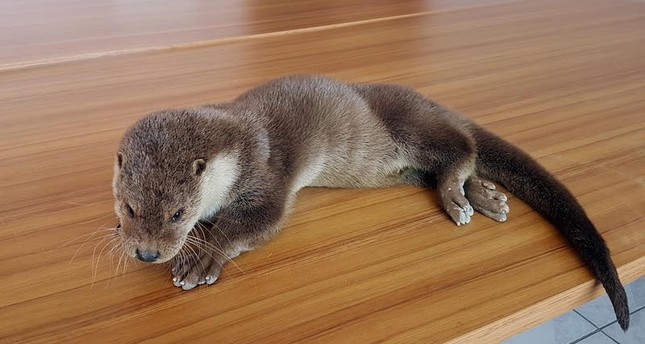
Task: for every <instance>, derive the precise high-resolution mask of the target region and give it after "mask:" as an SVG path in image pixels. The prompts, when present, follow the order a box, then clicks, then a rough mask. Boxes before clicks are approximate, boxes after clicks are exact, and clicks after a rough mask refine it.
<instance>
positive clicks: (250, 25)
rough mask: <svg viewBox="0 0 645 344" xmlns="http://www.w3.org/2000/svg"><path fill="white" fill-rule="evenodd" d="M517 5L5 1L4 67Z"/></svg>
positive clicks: (0, 59) (0, 23)
mask: <svg viewBox="0 0 645 344" xmlns="http://www.w3.org/2000/svg"><path fill="white" fill-rule="evenodd" d="M511 1H516V0H483V1H482V0H438V1H437V0H434V1H428V0H380V1H373V0H352V1H346V0H333V1H316V0H305V1H302V0H300V1H289V0H278V1H253V0H247V1H239V0H218V1H210V0H190V1H165V0H146V1H134V0H121V1H103V0H62V1H60V0H59V1H47V0H24V1H2V2H0V32H1V34H0V65H5V66H9V67H16V66H24V65H34V64H47V63H52V62H60V61H68V60H78V59H84V58H91V57H98V56H103V55H114V54H124V53H128V52H133V51H142V50H149V49H160V48H169V47H173V46H184V45H195V44H200V43H201V44H204V43H207V44H208V43H209V42H212V41H213V40H228V41H230V40H236V39H244V38H245V37H248V36H257V35H267V34H268V35H270V34H283V33H284V32H285V31H296V30H311V29H314V30H315V29H318V28H320V27H326V26H334V25H354V24H357V23H360V22H364V21H373V20H382V19H384V18H392V17H400V16H402V17H405V16H415V15H419V14H426V13H431V12H440V11H446V10H452V9H455V8H462V7H470V6H479V5H481V4H491V3H505V2H511Z"/></svg>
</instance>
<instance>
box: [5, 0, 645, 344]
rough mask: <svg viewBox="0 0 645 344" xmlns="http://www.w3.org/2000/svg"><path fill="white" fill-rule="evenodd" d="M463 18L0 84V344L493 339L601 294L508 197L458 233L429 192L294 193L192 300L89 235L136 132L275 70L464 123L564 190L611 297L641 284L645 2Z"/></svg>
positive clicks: (73, 68) (158, 56) (163, 53)
mask: <svg viewBox="0 0 645 344" xmlns="http://www.w3.org/2000/svg"><path fill="white" fill-rule="evenodd" d="M70 3H71V2H70ZM126 3H128V2H126ZM380 4H382V6H385V7H387V6H386V2H382V3H380ZM388 4H389V3H388ZM473 4H475V5H476V6H464V8H460V9H454V10H452V11H445V12H438V13H434V12H429V13H421V14H420V15H417V16H408V17H402V18H392V19H390V20H379V21H371V22H365V23H361V24H358V25H351V26H346V27H327V28H321V29H320V30H312V31H295V32H289V33H285V34H283V35H272V36H265V37H256V38H248V39H243V40H237V41H216V42H214V43H213V44H204V45H201V46H198V47H194V48H186V49H171V50H159V51H150V52H145V53H129V54H123V55H120V56H111V57H103V58H98V59H80V60H75V61H73V62H67V63H53V64H45V65H42V66H35V67H30V68H10V69H5V70H3V71H1V72H0V113H2V116H0V177H1V178H0V188H1V189H0V261H1V262H2V263H1V264H0V285H2V286H3V289H2V292H0V324H2V326H0V342H2V343H5V342H8V343H11V342H33V343H51V342H66V343H68V342H88V341H90V342H92V343H100V342H110V343H113V342H119V343H126V342H142V341H143V342H145V341H148V342H185V341H189V340H197V341H200V342H208V343H211V342H222V343H226V342H231V343H232V342H235V343H247V342H262V343H286V342H306V343H317V342H320V343H329V342H333V343H337V342H339V343H343V342H346V343H364V342H376V341H388V342H393V343H401V342H410V343H443V342H450V341H452V342H454V343H467V342H475V341H476V342H478V343H479V342H490V343H495V342H499V340H500V339H501V338H506V337H509V336H511V335H513V334H515V333H518V332H520V331H522V330H523V329H525V328H528V327H530V326H533V325H535V324H537V323H539V322H541V321H544V320H547V319H549V318H551V317H553V316H556V315H558V314H561V313H563V312H565V311H567V310H569V309H571V308H573V307H575V306H577V305H580V304H582V303H583V302H586V301H588V300H590V299H591V298H592V297H594V296H596V295H599V294H600V293H601V290H600V289H598V288H593V282H592V278H591V275H590V274H589V273H588V272H587V270H586V269H585V268H584V267H583V266H582V263H581V262H580V261H579V259H578V258H577V257H576V255H575V254H573V252H572V251H571V249H570V248H569V247H568V246H567V245H566V243H565V242H564V240H563V239H562V238H561V237H560V236H559V235H558V234H557V232H556V231H555V230H554V229H553V228H552V227H551V226H549V225H548V224H546V223H545V222H544V221H543V220H542V219H541V218H540V217H539V216H537V215H536V214H535V212H533V211H532V210H531V209H529V208H528V207H526V206H525V205H524V204H522V203H521V202H520V201H518V200H516V199H511V200H510V205H511V214H510V219H509V221H508V222H507V223H504V224H498V223H495V222H493V221H491V220H488V219H486V218H484V217H483V216H476V217H475V218H474V222H473V223H471V224H469V225H468V226H466V227H460V228H457V227H455V226H454V225H453V224H451V223H450V221H449V220H448V219H447V217H446V216H445V215H444V214H443V213H442V212H441V211H440V209H439V208H438V207H437V206H436V200H435V196H434V193H433V192H431V191H426V190H421V189H417V188H409V187H399V188H391V189H378V190H327V189H307V190H304V191H303V192H301V194H300V195H299V200H298V202H297V204H296V211H295V214H294V216H293V217H292V219H291V220H290V222H289V224H288V226H287V228H286V229H285V230H284V232H283V234H282V235H280V236H279V237H278V238H277V239H276V240H275V241H273V242H271V243H270V244H269V245H267V246H266V247H264V248H262V249H260V250H258V251H255V252H252V253H248V254H245V255H243V256H242V257H240V258H239V259H236V264H237V266H234V265H229V266H227V268H226V272H225V273H223V275H222V279H221V281H219V282H218V284H216V285H214V286H211V287H206V288H200V289H197V290H194V291H192V292H180V291H178V290H177V289H175V288H173V287H172V285H171V283H170V277H169V274H168V271H166V269H165V268H161V267H150V266H146V265H142V264H138V263H136V262H133V261H128V262H127V264H126V262H124V261H120V262H119V259H118V255H117V257H116V258H112V259H111V258H110V255H109V254H108V252H107V251H108V250H109V248H105V249H103V247H104V244H105V243H106V241H105V240H104V241H103V242H101V241H100V240H99V239H100V237H101V236H103V235H104V233H107V232H96V233H98V234H96V235H93V236H91V237H90V235H88V234H89V233H94V232H95V231H96V230H97V229H101V228H103V229H105V228H108V227H110V226H111V225H113V224H114V223H115V218H114V215H113V211H112V198H111V197H112V196H111V190H110V182H111V174H112V162H113V157H114V151H115V148H116V145H117V143H118V140H119V139H120V137H121V135H122V134H123V131H124V130H125V128H126V127H128V126H129V125H131V124H132V123H133V122H134V121H135V120H136V119H137V118H139V117H141V116H142V115H144V114H145V113H146V112H148V111H152V110H155V109H159V108H164V107H178V106H186V105H196V104H204V103H213V102H218V101H226V100H229V99H231V98H233V97H234V96H235V95H237V94H239V93H240V92H242V91H243V90H245V89H247V88H249V87H252V86H254V85H257V84H258V83H260V82H262V81H265V80H268V79H270V78H273V77H276V76H279V75H283V74H287V73H324V74H328V75H331V76H335V77H338V78H342V79H345V80H351V81H374V82H383V81H387V82H397V83H403V84H406V85H410V86H413V87H416V88H417V89H419V90H420V91H421V92H423V93H424V94H427V95H429V96H431V97H433V98H435V99H436V100H438V101H440V102H443V103H445V104H446V105H449V106H451V107H453V108H455V109H457V110H459V111H461V112H463V113H464V114H466V115H467V116H469V117H471V118H472V119H473V120H475V121H476V122H478V123H480V124H482V125H484V126H485V127H487V128H489V129H490V130H492V131H494V132H496V133H498V134H500V135H502V136H503V137H504V138H506V139H507V140H509V141H511V142H513V143H515V144H517V145H519V146H520V147H522V148H523V149H525V150H526V151H527V152H529V153H530V154H531V155H532V156H534V157H535V158H537V159H538V160H539V161H540V162H541V163H542V164H543V165H544V166H545V167H546V168H547V169H549V170H550V171H552V172H553V173H554V174H555V175H556V176H557V177H558V178H559V179H560V180H562V181H563V182H564V183H565V184H566V185H567V186H568V187H569V188H570V189H571V190H572V192H573V193H574V194H575V195H576V196H577V197H578V198H579V200H580V202H581V204H582V205H583V206H584V207H585V209H586V210H587V212H588V214H589V216H590V217H591V218H592V220H593V221H594V222H595V223H596V225H597V227H598V228H599V230H600V231H601V232H602V233H603V236H604V237H605V238H606V240H607V242H608V245H609V247H610V249H611V251H612V254H613V257H614V260H615V262H616V263H617V265H618V266H619V272H620V275H621V278H622V280H623V281H624V282H630V281H632V280H634V279H636V278H638V277H640V276H643V275H644V274H645V231H643V227H644V226H645V219H644V217H643V211H642V209H643V208H644V207H645V198H644V197H643V195H644V191H645V120H644V118H645V117H644V115H643V113H644V111H645V98H643V94H645V64H644V63H643V61H645V20H644V19H645V5H644V4H643V3H638V2H631V1H622V0H621V1H613V0H589V1H582V0H579V1H578V0H576V1H567V2H560V1H539V2H538V1H523V2H513V3H504V4H499V3H494V4H493V3H491V5H490V6H487V5H486V2H485V1H473ZM3 6H6V5H4V4H3ZM132 6H134V5H132ZM339 6H340V5H339ZM126 8H131V7H127V6H126ZM259 8H261V6H260V7H259ZM43 11H45V9H43ZM258 11H260V12H262V11H261V10H258ZM415 11H416V10H415ZM356 12H360V11H356ZM267 13H268V14H267ZM267 13H265V15H266V16H268V17H269V18H271V17H272V16H274V15H275V14H271V13H269V12H267ZM397 13H398V12H397ZM394 14H395V13H394V12H392V13H390V12H387V11H386V12H379V13H378V14H376V16H383V15H394ZM131 15H140V14H137V12H133V13H131ZM357 15H358V14H357ZM360 15H363V14H360ZM150 16H151V18H163V16H160V17H155V14H154V12H151V14H150ZM277 17H280V16H277ZM267 20H268V19H267ZM341 20H345V21H347V20H353V19H348V18H347V17H343V18H342V19H341ZM236 23H237V22H236ZM298 25H301V26H302V27H305V26H307V24H302V23H301V24H298ZM282 29H287V28H278V29H276V30H282ZM137 30H138V29H137ZM137 30H134V31H135V32H136V31H137ZM144 31H145V30H143V31H141V32H144ZM243 34H244V33H243ZM92 37H93V33H92V32H87V35H86V36H84V38H85V39H88V40H91V39H92ZM124 41H127V40H124ZM117 43H119V44H120V42H117ZM155 44H156V43H155ZM164 44H165V43H164ZM117 45H118V44H117ZM79 46H85V45H83V44H81V45H79ZM70 53H71V54H75V53H76V52H74V51H73V50H72V51H70ZM27 59H29V57H27ZM86 241H87V242H86ZM99 257H100V260H99ZM97 260H98V262H97Z"/></svg>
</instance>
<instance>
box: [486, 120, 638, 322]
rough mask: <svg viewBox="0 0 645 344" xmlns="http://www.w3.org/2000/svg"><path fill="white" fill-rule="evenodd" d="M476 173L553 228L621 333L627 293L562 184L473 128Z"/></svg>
mask: <svg viewBox="0 0 645 344" xmlns="http://www.w3.org/2000/svg"><path fill="white" fill-rule="evenodd" d="M473 134H474V137H475V140H476V143H477V151H478V156H477V163H476V171H477V174H478V175H480V176H482V177H485V178H489V179H491V180H493V181H496V182H498V183H500V184H501V185H502V186H504V187H505V188H506V189H508V191H510V192H511V193H512V194H513V195H515V196H516V197H518V198H519V199H521V200H522V201H524V202H526V203H527V204H528V205H529V206H531V207H532V208H533V209H534V210H535V211H537V212H538V213H540V215H542V216H543V217H544V218H545V219H546V220H548V221H549V222H550V223H551V224H553V225H554V226H555V227H556V228H557V229H558V230H559V231H560V232H561V233H562V234H563V235H564V236H565V237H566V238H567V240H568V241H569V243H570V244H571V246H573V248H574V249H575V250H576V251H577V252H578V254H579V255H580V257H581V258H582V260H583V261H584V262H585V264H586V265H587V266H588V267H589V269H590V270H591V271H592V272H593V274H594V275H595V277H596V278H597V279H598V281H600V283H601V284H602V285H603V287H604V288H605V290H606V291H607V294H608V295H609V299H610V300H611V303H612V304H613V306H614V311H615V312H616V318H617V319H618V323H619V324H620V327H622V328H623V330H627V328H628V327H629V307H628V305H627V295H626V294H625V289H624V288H623V286H622V284H621V283H620V280H619V278H618V273H617V272H616V267H615V266H614V263H613V262H612V260H611V257H610V254H609V250H608V248H607V245H606V244H605V241H604V240H603V238H602V237H601V236H600V234H599V233H598V231H597V230H596V228H595V227H594V225H593V224H592V223H591V221H590V220H589V218H588V217H587V215H586V214H585V211H584V210H583V209H582V207H581V206H580V205H579V204H578V202H577V201H576V199H575V198H574V197H573V195H572V194H571V193H570V192H569V191H568V190H567V189H566V187H565V186H564V185H562V184H561V183H560V182H558V181H557V180H556V179H555V178H554V177H553V176H552V175H551V174H549V173H548V172H547V171H546V170H545V169H544V168H543V167H542V166H540V165H539V164H538V163H537V162H536V161H535V160H533V159H532V158H531V157H529V156H528V155H527V154H525V153H523V152H522V151H520V150H519V149H517V148H516V147H514V146H512V145H511V144H509V143H507V142H505V141H503V140H502V139H500V138H499V137H497V136H495V135H494V134H492V133H490V132H488V131H486V130H484V129H482V128H479V127H477V128H474V129H473Z"/></svg>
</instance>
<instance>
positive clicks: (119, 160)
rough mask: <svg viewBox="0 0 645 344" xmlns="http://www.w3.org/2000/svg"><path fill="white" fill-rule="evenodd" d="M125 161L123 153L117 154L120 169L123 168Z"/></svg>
mask: <svg viewBox="0 0 645 344" xmlns="http://www.w3.org/2000/svg"><path fill="white" fill-rule="evenodd" d="M124 160H125V157H124V156H123V153H121V152H118V153H116V164H117V166H119V169H120V168H122V167H123V161H124Z"/></svg>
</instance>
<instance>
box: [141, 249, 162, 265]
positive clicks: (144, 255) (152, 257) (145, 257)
mask: <svg viewBox="0 0 645 344" xmlns="http://www.w3.org/2000/svg"><path fill="white" fill-rule="evenodd" d="M135 254H136V256H137V259H139V260H140V261H143V262H146V263H152V262H156V261H157V259H159V256H160V253H159V251H148V250H139V249H136V251H135Z"/></svg>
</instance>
